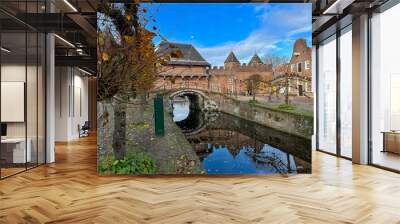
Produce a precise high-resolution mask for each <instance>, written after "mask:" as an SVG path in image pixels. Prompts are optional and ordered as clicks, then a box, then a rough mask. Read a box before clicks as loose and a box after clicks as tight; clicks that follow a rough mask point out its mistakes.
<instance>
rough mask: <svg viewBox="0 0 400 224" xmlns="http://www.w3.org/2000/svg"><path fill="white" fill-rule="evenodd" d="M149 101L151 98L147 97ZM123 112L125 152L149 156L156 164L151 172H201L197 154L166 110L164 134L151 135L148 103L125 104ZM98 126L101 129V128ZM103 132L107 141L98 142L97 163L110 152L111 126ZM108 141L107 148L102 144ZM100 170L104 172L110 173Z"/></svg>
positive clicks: (110, 121)
mask: <svg viewBox="0 0 400 224" xmlns="http://www.w3.org/2000/svg"><path fill="white" fill-rule="evenodd" d="M149 102H152V100H149ZM106 106H107V107H108V109H109V110H108V111H109V113H110V112H111V113H110V115H111V116H110V115H109V116H108V117H109V119H108V120H109V124H108V127H112V126H113V123H112V120H113V119H112V117H113V116H112V110H111V109H112V106H111V105H110V104H108V105H106ZM126 112H127V113H126V119H127V131H126V146H127V151H128V153H130V152H131V151H134V152H136V153H137V152H138V153H143V154H145V155H147V156H148V157H150V158H151V160H152V161H153V162H154V164H155V170H154V172H153V173H154V174H200V173H202V170H203V169H202V166H201V163H200V161H199V159H198V157H197V155H196V153H195V152H194V150H193V149H192V147H191V145H190V144H189V142H188V141H187V140H186V138H185V136H184V135H183V134H182V132H181V130H180V129H179V128H178V127H177V126H176V124H175V123H174V122H173V120H172V117H171V115H170V114H168V112H167V111H166V110H165V111H164V116H165V117H164V118H165V122H164V125H165V136H162V137H160V136H155V134H154V119H153V114H154V111H153V106H152V105H151V104H147V105H145V107H144V110H143V108H142V107H140V106H138V105H128V108H127V111H126ZM139 121H140V122H139ZM99 128H103V129H104V127H99ZM106 133H108V134H106ZM100 134H101V133H100ZM102 135H103V137H104V136H105V135H107V136H106V137H108V138H106V139H107V141H106V142H101V141H99V144H100V145H99V166H101V165H102V164H101V163H102V161H104V158H106V157H110V156H112V155H113V151H112V148H111V146H110V143H112V129H111V128H108V129H106V130H103V134H102ZM99 137H101V136H99ZM110 138H111V139H110ZM107 144H108V147H103V146H107ZM103 173H106V174H107V173H109V172H103ZM133 174H135V173H133ZM136 174H140V173H136Z"/></svg>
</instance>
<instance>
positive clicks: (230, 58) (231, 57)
mask: <svg viewBox="0 0 400 224" xmlns="http://www.w3.org/2000/svg"><path fill="white" fill-rule="evenodd" d="M229 62H233V63H239V64H240V62H239V60H238V59H237V58H236V55H235V54H234V53H233V52H232V51H231V53H229V55H228V57H227V58H226V59H225V62H224V63H229Z"/></svg>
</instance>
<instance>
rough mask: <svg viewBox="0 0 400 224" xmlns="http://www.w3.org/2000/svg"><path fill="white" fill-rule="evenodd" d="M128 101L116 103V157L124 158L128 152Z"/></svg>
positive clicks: (114, 137) (114, 139) (114, 148)
mask: <svg viewBox="0 0 400 224" xmlns="http://www.w3.org/2000/svg"><path fill="white" fill-rule="evenodd" d="M126 106H127V105H126V103H123V102H119V101H115V103H114V135H113V150H114V156H115V158H116V159H123V158H124V156H125V154H126V137H125V136H126Z"/></svg>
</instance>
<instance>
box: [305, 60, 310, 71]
mask: <svg viewBox="0 0 400 224" xmlns="http://www.w3.org/2000/svg"><path fill="white" fill-rule="evenodd" d="M305 69H310V61H306V62H305Z"/></svg>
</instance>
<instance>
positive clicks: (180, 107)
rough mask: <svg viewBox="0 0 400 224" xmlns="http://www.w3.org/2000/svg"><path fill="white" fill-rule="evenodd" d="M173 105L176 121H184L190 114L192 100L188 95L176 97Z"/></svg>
mask: <svg viewBox="0 0 400 224" xmlns="http://www.w3.org/2000/svg"><path fill="white" fill-rule="evenodd" d="M173 105H174V106H173V111H172V113H173V114H174V117H173V119H174V122H178V121H182V120H184V119H186V118H187V117H188V116H189V110H190V108H189V106H190V102H189V100H188V99H187V98H186V97H175V98H174V104H173Z"/></svg>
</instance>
